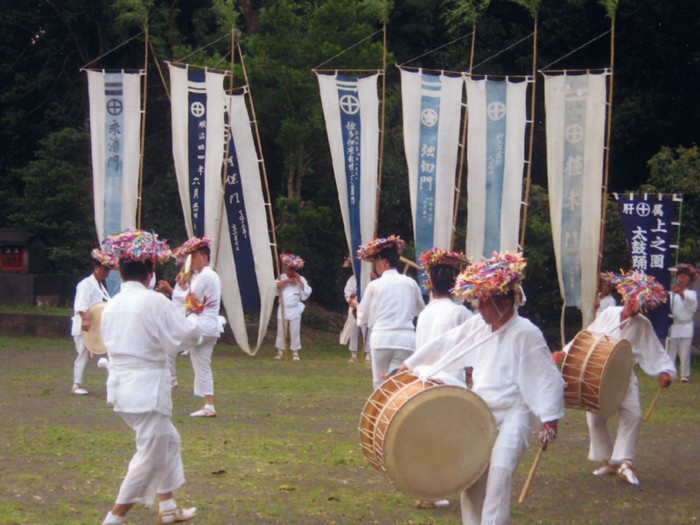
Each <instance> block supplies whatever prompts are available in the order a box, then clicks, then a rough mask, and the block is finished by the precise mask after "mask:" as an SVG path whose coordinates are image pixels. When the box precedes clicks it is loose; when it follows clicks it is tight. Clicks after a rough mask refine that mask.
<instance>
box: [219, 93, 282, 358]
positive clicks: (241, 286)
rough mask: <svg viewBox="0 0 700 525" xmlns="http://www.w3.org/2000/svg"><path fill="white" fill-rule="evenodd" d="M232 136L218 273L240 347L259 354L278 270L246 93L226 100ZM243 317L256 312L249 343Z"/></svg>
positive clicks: (273, 295) (233, 330) (269, 313)
mask: <svg viewBox="0 0 700 525" xmlns="http://www.w3.org/2000/svg"><path fill="white" fill-rule="evenodd" d="M226 100H227V108H228V115H229V117H230V130H231V133H230V135H229V136H230V137H232V139H233V140H232V142H230V143H229V145H228V149H227V155H228V156H227V159H226V162H225V166H226V172H225V175H224V177H225V179H224V181H225V184H224V213H223V217H222V219H223V220H222V221H221V231H220V232H219V235H218V239H219V240H220V245H219V252H218V257H217V266H216V269H217V271H218V272H219V274H220V275H221V276H222V279H221V299H222V301H223V303H224V307H225V308H226V312H227V314H228V321H229V324H230V325H231V330H232V332H233V335H234V337H235V339H236V343H237V344H238V346H240V347H241V349H242V350H243V351H244V352H246V353H248V354H250V355H255V354H256V353H257V351H258V349H259V348H260V345H261V344H262V342H263V338H264V337H265V333H266V332H267V326H268V323H269V321H270V315H271V312H272V305H273V303H274V301H275V289H276V281H275V270H274V261H273V259H272V253H271V250H270V245H271V241H270V233H269V227H268V217H267V211H266V208H265V197H264V195H263V188H262V184H261V174H260V160H259V159H258V154H257V149H256V147H255V142H254V140H253V133H252V130H251V121H250V118H249V116H248V109H247V107H246V103H245V95H243V94H240V95H234V96H227V97H226ZM244 314H258V315H257V316H254V318H255V317H257V319H256V320H257V323H258V327H257V339H256V341H255V345H254V347H252V348H251V345H250V343H249V341H248V333H247V330H246V319H245V315H244Z"/></svg>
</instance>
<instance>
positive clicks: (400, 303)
mask: <svg viewBox="0 0 700 525" xmlns="http://www.w3.org/2000/svg"><path fill="white" fill-rule="evenodd" d="M404 246H405V243H404V241H403V240H402V239H400V238H399V237H398V236H395V235H390V236H389V237H387V238H379V239H374V240H373V241H370V242H369V243H367V244H365V245H364V246H362V247H361V248H360V249H359V250H358V252H357V255H358V257H359V258H361V259H363V260H365V261H371V262H372V264H373V265H374V271H375V272H376V273H377V275H379V278H377V279H375V280H374V281H371V282H370V283H369V285H367V289H366V290H365V291H364V292H363V295H362V300H361V301H360V303H359V304H358V302H357V300H356V299H354V300H352V301H351V302H349V304H350V306H352V307H354V308H357V324H358V325H359V326H360V327H364V326H366V327H368V328H369V330H371V334H370V337H369V344H370V347H371V348H372V385H373V387H374V388H377V387H378V386H379V385H380V384H381V383H382V382H383V381H384V379H385V377H386V375H387V374H388V373H389V372H391V371H392V370H395V369H396V368H398V367H399V366H400V365H401V363H403V361H405V360H406V359H407V358H408V357H409V356H410V355H411V353H413V351H414V350H415V349H416V332H415V328H414V326H413V320H414V319H415V318H416V317H417V316H418V314H419V313H421V311H423V308H425V303H424V302H423V296H422V295H421V292H420V288H419V287H418V284H417V283H416V281H414V280H413V279H411V278H410V277H407V276H406V275H403V274H400V273H399V272H398V271H397V270H396V267H397V265H398V263H399V256H400V253H401V252H402V251H403V249H404Z"/></svg>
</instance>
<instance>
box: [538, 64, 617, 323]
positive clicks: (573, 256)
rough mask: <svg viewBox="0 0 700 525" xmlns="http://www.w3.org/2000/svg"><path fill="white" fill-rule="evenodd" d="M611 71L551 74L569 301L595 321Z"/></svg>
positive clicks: (554, 197) (563, 280)
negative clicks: (609, 77) (594, 304)
mask: <svg viewBox="0 0 700 525" xmlns="http://www.w3.org/2000/svg"><path fill="white" fill-rule="evenodd" d="M608 75H609V72H607V71H606V72H605V73H602V74H591V73H588V74H580V75H572V74H566V73H564V74H561V75H545V110H546V114H547V116H546V131H547V180H548V187H549V209H550V216H551V222H552V239H553V243H554V254H555V256H556V261H557V273H558V278H559V287H560V291H561V296H562V298H563V299H564V306H575V307H578V308H580V309H581V311H582V314H583V326H586V325H588V323H589V322H590V321H591V319H590V317H591V312H592V307H593V302H594V301H595V295H596V288H597V284H598V275H597V269H598V252H599V248H600V227H601V200H602V181H603V162H604V156H605V155H604V152H605V123H606V113H607V112H606V96H607V81H608Z"/></svg>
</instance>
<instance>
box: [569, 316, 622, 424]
mask: <svg viewBox="0 0 700 525" xmlns="http://www.w3.org/2000/svg"><path fill="white" fill-rule="evenodd" d="M633 366H634V358H633V356H632V347H631V346H630V344H629V342H628V341H627V340H626V339H617V338H614V337H610V336H607V335H604V334H596V333H592V332H588V331H587V330H582V331H581V332H579V333H578V334H577V335H576V337H575V338H574V342H573V343H572V345H571V349H570V350H569V353H568V354H566V357H565V358H564V362H563V363H562V369H561V374H562V377H563V378H564V381H565V383H566V386H565V388H564V406H566V408H580V409H583V410H589V411H591V412H595V413H597V414H600V415H601V416H603V417H606V418H608V417H611V416H612V415H613V414H614V413H615V412H617V410H618V409H619V408H620V405H621V404H622V401H623V399H624V398H625V395H626V393H627V388H628V387H629V379H630V374H631V373H632V367H633Z"/></svg>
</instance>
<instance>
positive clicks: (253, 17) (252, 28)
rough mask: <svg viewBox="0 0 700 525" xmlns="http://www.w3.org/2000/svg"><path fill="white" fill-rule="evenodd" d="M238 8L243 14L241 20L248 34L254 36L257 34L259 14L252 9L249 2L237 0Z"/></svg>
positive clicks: (249, 0) (248, 0)
mask: <svg viewBox="0 0 700 525" xmlns="http://www.w3.org/2000/svg"><path fill="white" fill-rule="evenodd" d="M238 7H240V8H241V11H242V12H243V20H244V21H245V27H246V30H247V32H248V34H251V35H254V34H256V33H257V32H258V21H259V18H260V13H259V12H258V11H256V10H255V9H253V5H252V2H251V0H238Z"/></svg>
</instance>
